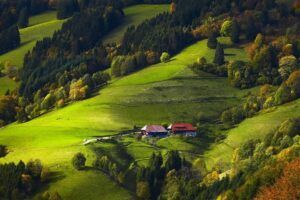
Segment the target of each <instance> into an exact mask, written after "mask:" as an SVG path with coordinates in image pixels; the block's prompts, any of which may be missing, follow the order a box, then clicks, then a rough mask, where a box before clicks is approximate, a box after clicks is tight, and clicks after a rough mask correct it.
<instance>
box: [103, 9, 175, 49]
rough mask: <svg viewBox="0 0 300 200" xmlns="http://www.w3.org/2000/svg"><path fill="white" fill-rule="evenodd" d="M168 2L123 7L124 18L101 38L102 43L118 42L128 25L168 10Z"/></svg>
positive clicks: (137, 23)
mask: <svg viewBox="0 0 300 200" xmlns="http://www.w3.org/2000/svg"><path fill="white" fill-rule="evenodd" d="M169 8H170V5H169V4H165V5H164V4H163V5H162V4H160V5H143V4H142V5H135V6H130V7H127V8H125V9H124V14H125V16H126V17H125V19H124V21H123V22H122V24H121V25H120V26H118V27H117V28H115V29H114V30H113V31H111V33H110V34H109V35H107V36H106V37H105V38H104V39H103V43H105V44H107V43H114V42H116V43H119V42H121V40H122V37H123V35H124V33H125V32H126V30H127V28H128V27H130V26H137V25H139V24H140V23H142V22H143V21H145V20H146V19H151V18H152V17H154V16H156V15H157V14H159V13H163V12H168V11H169Z"/></svg>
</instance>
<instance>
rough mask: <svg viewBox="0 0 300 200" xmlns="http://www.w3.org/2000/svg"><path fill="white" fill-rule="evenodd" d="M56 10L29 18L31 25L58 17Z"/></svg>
mask: <svg viewBox="0 0 300 200" xmlns="http://www.w3.org/2000/svg"><path fill="white" fill-rule="evenodd" d="M56 13H57V12H56V11H47V12H44V13H42V14H39V15H35V16H32V17H30V18H29V26H33V25H37V24H42V23H45V22H49V21H52V20H55V19H56Z"/></svg>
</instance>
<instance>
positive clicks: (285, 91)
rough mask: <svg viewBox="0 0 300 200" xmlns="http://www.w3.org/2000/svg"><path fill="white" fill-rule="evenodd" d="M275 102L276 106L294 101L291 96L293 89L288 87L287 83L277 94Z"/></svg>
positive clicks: (283, 84)
mask: <svg viewBox="0 0 300 200" xmlns="http://www.w3.org/2000/svg"><path fill="white" fill-rule="evenodd" d="M274 98H275V101H274V103H275V104H276V105H281V104H283V103H287V102H289V101H291V100H292V99H293V97H292V94H291V89H290V88H289V87H288V86H287V84H286V83H282V84H281V86H280V87H279V88H278V90H277V91H276V93H275V96H274Z"/></svg>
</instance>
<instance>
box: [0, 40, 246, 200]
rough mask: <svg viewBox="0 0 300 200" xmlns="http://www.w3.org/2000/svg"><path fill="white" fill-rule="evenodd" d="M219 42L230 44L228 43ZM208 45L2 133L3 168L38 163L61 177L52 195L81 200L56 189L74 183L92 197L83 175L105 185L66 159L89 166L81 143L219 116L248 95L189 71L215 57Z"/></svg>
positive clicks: (241, 54) (241, 55)
mask: <svg viewBox="0 0 300 200" xmlns="http://www.w3.org/2000/svg"><path fill="white" fill-rule="evenodd" d="M220 40H221V41H222V42H223V43H225V42H228V39H227V38H221V39H220ZM206 42H207V41H206V40H203V41H200V42H198V43H196V44H194V45H191V46H190V47H188V48H186V49H185V50H183V51H182V52H181V53H180V54H178V55H176V56H174V57H173V58H172V59H171V61H170V62H168V63H160V64H156V65H153V66H150V67H148V68H145V69H143V70H141V71H138V72H136V73H134V74H132V75H129V76H126V77H124V78H120V79H115V80H113V81H112V83H111V84H109V85H108V86H107V87H106V88H104V89H102V90H100V91H99V94H98V95H97V96H95V97H93V98H91V99H88V100H85V101H82V102H76V103H73V104H71V105H69V106H67V107H65V108H63V109H59V110H55V111H52V112H50V113H48V114H45V115H43V116H41V117H39V118H37V119H34V120H32V121H29V122H27V123H24V124H12V125H9V126H7V127H5V128H3V129H2V130H1V131H0V135H1V136H0V144H5V145H7V146H8V148H9V150H10V153H9V154H8V155H7V156H6V157H5V158H2V159H1V162H10V161H18V160H20V159H22V160H25V161H28V160H29V159H33V158H39V159H41V160H42V162H43V163H44V164H45V165H47V166H49V167H50V169H51V170H52V171H55V172H57V173H59V174H61V178H60V179H59V180H58V181H56V182H54V183H52V184H51V186H50V190H57V191H59V193H60V194H62V195H63V197H69V198H71V197H72V199H82V198H83V197H84V196H81V195H79V193H73V190H74V189H71V188H72V187H71V186H70V188H69V187H66V188H65V187H64V188H62V187H60V186H61V185H64V184H65V183H73V180H76V187H78V185H81V189H82V191H90V190H89V188H92V186H91V185H90V183H91V184H93V181H90V182H89V183H86V181H85V180H86V176H85V175H87V176H89V175H90V176H91V177H95V179H93V180H95V181H96V180H98V181H100V180H105V179H103V175H102V174H99V173H94V172H93V171H90V170H88V171H83V172H76V171H74V170H73V169H72V167H71V163H70V159H71V157H72V156H73V155H74V154H75V153H76V152H78V151H81V152H83V153H84V154H86V155H87V159H88V161H89V165H90V164H91V162H92V161H93V160H94V157H95V155H94V153H93V152H92V150H91V149H89V148H86V147H84V146H83V145H82V143H83V140H84V139H85V138H90V137H93V136H101V135H111V134H116V133H118V132H119V131H121V130H126V129H131V128H132V127H133V126H134V125H143V124H146V123H163V122H166V123H169V122H174V121H191V120H193V118H194V116H196V114H197V113H198V112H200V111H201V112H204V113H206V114H207V115H209V116H218V115H219V114H220V112H221V111H222V110H224V109H226V108H228V107H231V106H232V105H234V104H236V103H237V102H240V101H241V100H242V99H243V97H244V96H245V95H246V94H247V93H248V92H249V91H248V90H239V89H235V88H232V87H231V86H229V84H228V82H227V79H226V78H219V77H216V76H214V75H211V74H207V73H203V74H201V75H200V76H199V75H196V74H194V73H193V72H192V71H191V70H190V69H189V68H188V67H187V65H188V64H192V63H193V62H194V61H195V60H196V59H197V58H198V57H199V56H205V57H207V58H208V59H209V60H211V59H212V57H213V54H214V51H213V50H210V49H208V48H207V47H206ZM233 52H235V53H233ZM226 54H227V55H229V56H231V57H230V59H240V58H246V55H245V52H244V51H243V50H241V49H239V50H237V49H234V48H229V49H226ZM227 59H229V57H227ZM11 138H14V139H13V140H11ZM142 146H143V145H142ZM149 148H151V147H149ZM142 149H145V148H144V147H141V144H136V143H132V145H131V146H129V148H128V151H129V152H131V153H132V155H133V156H134V157H135V159H137V160H138V159H140V160H145V159H147V156H145V155H144V154H143V153H140V154H139V153H138V151H141V152H142ZM150 153H151V152H149V155H150ZM101 177H102V178H101ZM99 179H100V180H99ZM106 182H107V183H106V184H107V185H108V186H109V187H116V186H113V185H114V184H113V183H112V182H110V181H106ZM73 184H75V183H73ZM76 187H75V188H76ZM93 187H94V184H93ZM75 190H76V189H75ZM101 191H102V192H103V193H105V188H102V189H100V188H99V191H98V192H99V193H100V192H101ZM118 191H121V192H122V190H118ZM92 194H93V193H91V194H90V195H91V196H86V197H87V198H89V199H97V195H96V194H95V195H94V196H93V195H92ZM82 195H87V194H86V193H84V194H82ZM115 195H120V193H115ZM124 198H125V199H126V198H127V196H124ZM104 199H105V198H104Z"/></svg>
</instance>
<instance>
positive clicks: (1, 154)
mask: <svg viewBox="0 0 300 200" xmlns="http://www.w3.org/2000/svg"><path fill="white" fill-rule="evenodd" d="M6 154H7V148H6V146H4V145H0V158H1V157H4V156H6Z"/></svg>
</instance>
